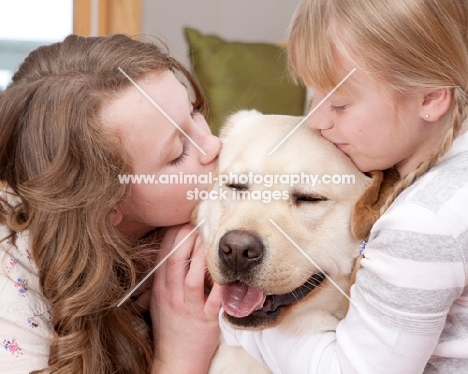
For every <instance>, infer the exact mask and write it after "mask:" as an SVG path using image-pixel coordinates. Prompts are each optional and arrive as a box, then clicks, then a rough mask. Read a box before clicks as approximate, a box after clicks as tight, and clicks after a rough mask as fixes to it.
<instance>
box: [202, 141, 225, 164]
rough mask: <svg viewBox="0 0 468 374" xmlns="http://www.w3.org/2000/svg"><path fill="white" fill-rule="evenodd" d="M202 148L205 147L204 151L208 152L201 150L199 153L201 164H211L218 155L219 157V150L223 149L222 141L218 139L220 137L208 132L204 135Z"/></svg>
mask: <svg viewBox="0 0 468 374" xmlns="http://www.w3.org/2000/svg"><path fill="white" fill-rule="evenodd" d="M201 149H203V151H204V152H205V153H206V154H203V153H201V152H200V153H199V155H200V156H199V160H200V164H202V165H205V164H209V163H210V162H211V161H213V160H214V159H215V158H216V157H218V155H219V151H220V150H221V142H220V140H219V139H218V137H216V136H214V135H212V134H206V135H205V136H204V137H203V142H202V144H201Z"/></svg>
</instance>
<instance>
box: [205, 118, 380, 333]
mask: <svg viewBox="0 0 468 374" xmlns="http://www.w3.org/2000/svg"><path fill="white" fill-rule="evenodd" d="M300 120H301V118H299V117H290V116H280V115H262V114H260V113H258V112H255V111H242V112H239V113H237V114H235V115H233V116H232V117H230V119H229V120H228V121H227V124H226V125H225V127H224V128H223V131H222V132H221V141H222V143H223V148H222V151H221V154H220V158H219V176H218V181H217V183H215V184H214V186H213V187H212V192H213V194H212V195H211V199H207V200H205V201H203V202H202V203H201V204H200V205H199V207H198V210H197V213H196V220H197V222H201V220H203V219H205V220H206V222H204V223H203V225H202V226H201V232H202V236H203V240H204V243H205V246H206V247H207V263H208V269H209V271H210V273H211V276H212V277H213V280H214V281H215V282H216V283H218V284H220V285H222V305H223V309H224V313H225V317H226V318H227V320H228V321H229V322H230V323H231V324H233V325H235V326H238V327H243V328H265V327H271V326H274V325H276V324H277V323H278V322H279V321H281V320H282V319H283V318H285V317H287V316H290V315H296V314H297V313H303V312H305V310H306V309H307V310H310V309H311V308H312V309H313V308H316V309H322V310H327V312H330V313H332V314H333V313H335V314H339V313H340V310H341V309H342V307H341V305H342V304H341V302H342V300H341V301H340V299H341V298H342V296H341V295H340V293H339V292H338V291H337V289H336V287H335V285H333V284H332V283H331V281H330V279H332V280H333V281H334V283H336V285H337V286H339V287H341V288H342V289H344V290H345V291H347V290H348V288H349V276H350V273H351V270H352V267H353V264H354V261H355V259H356V257H357V256H358V254H359V241H358V240H357V239H356V238H354V237H353V235H352V234H351V229H350V221H351V215H352V212H353V208H354V206H355V204H356V202H357V201H358V199H359V198H360V197H361V196H362V195H363V193H364V191H365V190H366V188H367V187H368V186H369V185H370V183H371V178H370V177H368V176H366V175H364V174H363V173H361V172H360V171H359V170H357V168H356V167H355V166H354V164H353V163H352V162H351V160H350V159H349V158H348V157H346V155H344V154H343V153H342V152H341V151H339V150H338V149H336V148H335V146H334V145H333V144H331V143H330V142H328V141H327V140H325V139H324V138H322V137H321V136H320V133H319V132H314V131H311V130H310V129H309V128H307V126H306V125H302V126H300V127H299V128H297V129H296V130H295V132H294V133H292V134H291V136H289V137H288V138H287V139H286V136H287V135H288V134H289V132H290V131H291V130H293V129H294V128H295V126H296V125H297V124H298V123H299V122H300ZM280 143H281V144H280ZM278 145H279V147H278V148H277V149H275V147H277V146H278ZM329 278H330V279H329ZM335 300H338V303H337V302H336V301H335ZM338 304H340V305H338Z"/></svg>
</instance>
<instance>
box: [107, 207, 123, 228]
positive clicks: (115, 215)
mask: <svg viewBox="0 0 468 374" xmlns="http://www.w3.org/2000/svg"><path fill="white" fill-rule="evenodd" d="M110 219H111V223H112V226H114V227H117V226H118V224H119V223H120V222H122V219H123V214H122V212H121V211H120V209H119V208H117V207H116V208H114V209H113V210H112V213H111V214H110Z"/></svg>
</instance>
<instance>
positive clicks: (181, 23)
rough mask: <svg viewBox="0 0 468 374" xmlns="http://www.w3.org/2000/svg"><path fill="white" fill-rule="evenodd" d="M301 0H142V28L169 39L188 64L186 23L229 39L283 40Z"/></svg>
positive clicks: (274, 41) (253, 40)
mask: <svg viewBox="0 0 468 374" xmlns="http://www.w3.org/2000/svg"><path fill="white" fill-rule="evenodd" d="M298 3H299V0H143V6H142V31H143V32H144V33H149V34H152V35H157V36H159V37H162V38H164V39H165V40H166V42H167V43H168V45H169V48H170V50H171V53H172V54H173V55H174V57H176V58H178V59H179V60H181V61H183V62H184V63H186V64H187V62H188V57H187V53H188V47H187V45H186V43H185V40H184V36H183V31H182V30H183V27H185V26H189V27H194V28H197V29H199V30H200V31H201V32H203V33H213V34H216V35H219V36H221V37H222V38H225V39H227V40H232V41H234V40H235V41H247V42H249V41H250V42H271V43H277V42H280V41H281V40H284V38H285V37H286V34H287V28H288V26H289V23H290V20H291V17H292V15H293V13H294V9H295V8H296V6H297V4H298Z"/></svg>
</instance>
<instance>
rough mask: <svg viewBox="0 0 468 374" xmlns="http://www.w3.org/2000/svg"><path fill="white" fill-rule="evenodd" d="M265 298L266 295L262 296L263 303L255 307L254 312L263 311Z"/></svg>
mask: <svg viewBox="0 0 468 374" xmlns="http://www.w3.org/2000/svg"><path fill="white" fill-rule="evenodd" d="M266 297H267V295H266V294H265V295H263V301H262V302H261V303H260V304H258V305H257V307H256V308H255V310H262V309H263V305H265V300H266Z"/></svg>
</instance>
